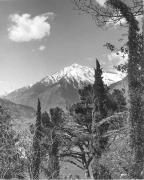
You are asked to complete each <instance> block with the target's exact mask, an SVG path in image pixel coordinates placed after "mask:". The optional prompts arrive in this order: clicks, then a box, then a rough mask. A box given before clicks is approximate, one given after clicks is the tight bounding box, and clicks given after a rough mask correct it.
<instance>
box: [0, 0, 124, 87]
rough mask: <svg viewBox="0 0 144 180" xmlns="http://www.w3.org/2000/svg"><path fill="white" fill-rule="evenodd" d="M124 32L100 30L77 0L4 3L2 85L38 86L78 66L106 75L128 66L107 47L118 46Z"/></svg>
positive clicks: (0, 8)
mask: <svg viewBox="0 0 144 180" xmlns="http://www.w3.org/2000/svg"><path fill="white" fill-rule="evenodd" d="M122 32H123V30H121V29H120V28H116V27H111V28H105V29H104V28H103V29H102V28H99V27H97V26H96V23H95V21H94V20H93V19H92V18H91V17H90V16H88V15H82V14H80V13H79V12H78V11H77V10H74V5H73V4H72V2H71V0H0V83H3V82H4V83H9V84H11V85H12V86H13V87H14V88H20V87H22V86H25V85H29V84H33V83H35V82H37V81H39V80H41V79H42V78H44V77H45V76H47V75H51V74H53V73H55V72H57V71H59V70H61V69H63V68H64V67H65V66H70V65H72V64H73V63H77V64H80V65H85V66H89V67H94V65H95V59H96V58H98V59H99V61H100V63H101V65H102V67H103V69H104V71H113V66H114V65H116V64H118V63H120V62H121V61H122V59H121V58H119V57H117V56H116V55H115V54H113V53H112V54H111V53H110V52H109V51H108V50H107V49H106V48H105V47H104V46H103V45H104V44H105V43H106V42H111V43H114V44H117V43H118V39H120V38H121V37H122V35H121V34H122Z"/></svg>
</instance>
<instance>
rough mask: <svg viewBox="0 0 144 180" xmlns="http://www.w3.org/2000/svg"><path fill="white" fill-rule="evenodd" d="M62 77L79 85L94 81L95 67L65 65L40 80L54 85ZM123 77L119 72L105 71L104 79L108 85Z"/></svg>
mask: <svg viewBox="0 0 144 180" xmlns="http://www.w3.org/2000/svg"><path fill="white" fill-rule="evenodd" d="M62 78H64V79H65V80H67V82H70V81H77V82H78V84H79V85H81V84H83V82H85V83H91V84H92V83H93V82H94V69H93V68H90V67H86V66H81V65H78V64H76V63H75V64H72V65H71V66H68V67H65V68H64V69H63V70H61V71H60V72H56V73H55V74H53V75H51V76H47V77H45V78H43V79H42V80H41V81H40V82H41V83H43V84H45V85H52V84H55V83H58V82H59V81H60V80H61V79H62ZM122 78H123V75H122V74H121V73H119V72H104V73H103V80H104V82H105V83H106V84H107V85H110V84H112V83H115V82H118V81H120V80H121V79H122Z"/></svg>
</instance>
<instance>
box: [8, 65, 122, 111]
mask: <svg viewBox="0 0 144 180" xmlns="http://www.w3.org/2000/svg"><path fill="white" fill-rule="evenodd" d="M103 79H104V82H105V83H106V84H107V85H110V84H113V83H115V82H117V81H120V80H121V79H122V76H121V74H120V73H116V72H115V73H114V72H104V74H103ZM93 82H94V68H90V67H85V66H81V65H78V64H73V65H71V66H68V67H65V68H64V69H63V70H61V71H60V72H57V73H55V74H53V75H51V76H47V77H45V78H43V79H42V80H40V81H38V82H36V83H34V84H33V85H32V86H29V87H24V88H20V89H18V90H16V91H13V92H11V93H10V94H8V95H7V96H5V98H6V99H8V100H10V101H12V102H14V103H17V104H22V105H26V106H31V107H33V108H36V107H37V99H38V98H39V99H40V100H41V103H42V108H43V110H44V111H45V110H46V111H47V110H48V109H50V108H52V107H56V106H58V107H62V108H64V109H65V108H66V107H69V106H70V105H72V104H73V103H76V102H78V101H79V94H78V89H79V88H82V87H83V86H84V85H86V84H93Z"/></svg>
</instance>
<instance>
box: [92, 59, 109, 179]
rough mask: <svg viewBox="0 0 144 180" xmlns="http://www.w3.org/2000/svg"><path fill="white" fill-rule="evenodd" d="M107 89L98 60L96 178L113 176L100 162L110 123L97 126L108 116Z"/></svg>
mask: <svg viewBox="0 0 144 180" xmlns="http://www.w3.org/2000/svg"><path fill="white" fill-rule="evenodd" d="M106 99H107V98H106V90H105V87H104V83H103V78H102V69H101V67H100V64H99V61H98V60H96V69H95V81H94V85H93V114H92V116H93V117H92V147H91V150H92V153H93V155H94V158H93V162H92V172H93V176H94V178H95V179H103V178H108V179H110V178H111V175H110V173H109V171H108V170H107V169H106V168H105V167H104V166H102V165H100V164H99V159H100V157H101V155H102V153H103V152H104V150H105V147H106V145H107V143H108V137H102V136H103V134H104V133H105V132H106V131H107V130H108V124H104V125H101V126H100V127H98V126H97V123H98V122H100V121H101V120H102V119H103V118H105V117H106V116H107V111H106V106H107V104H106V103H107V101H106Z"/></svg>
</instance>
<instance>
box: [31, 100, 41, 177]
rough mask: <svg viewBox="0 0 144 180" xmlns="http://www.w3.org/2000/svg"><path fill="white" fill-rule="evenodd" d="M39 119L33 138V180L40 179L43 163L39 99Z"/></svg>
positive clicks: (37, 118) (39, 105)
mask: <svg viewBox="0 0 144 180" xmlns="http://www.w3.org/2000/svg"><path fill="white" fill-rule="evenodd" d="M36 115H37V117H36V124H35V134H34V137H33V162H32V178H33V179H39V171H40V162H41V147H40V141H41V133H42V132H41V129H42V127H41V103H40V100H39V99H38V104H37V114H36Z"/></svg>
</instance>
